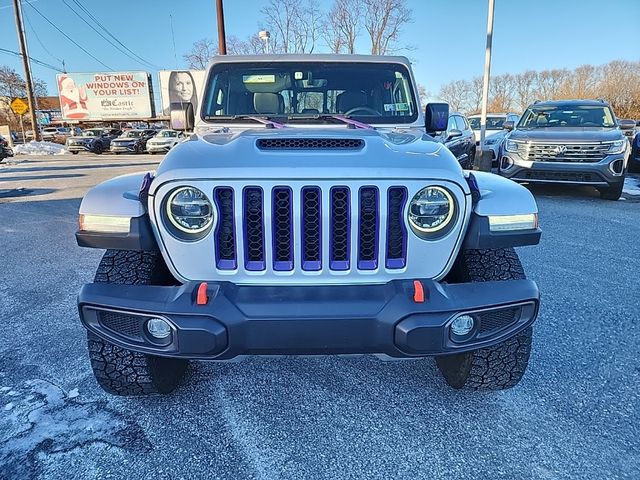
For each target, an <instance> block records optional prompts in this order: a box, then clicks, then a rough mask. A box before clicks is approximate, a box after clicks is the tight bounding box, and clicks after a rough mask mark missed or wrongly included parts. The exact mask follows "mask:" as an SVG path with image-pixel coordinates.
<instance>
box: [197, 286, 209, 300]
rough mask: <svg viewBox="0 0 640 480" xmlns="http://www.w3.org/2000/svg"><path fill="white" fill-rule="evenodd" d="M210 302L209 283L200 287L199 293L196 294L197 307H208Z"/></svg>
mask: <svg viewBox="0 0 640 480" xmlns="http://www.w3.org/2000/svg"><path fill="white" fill-rule="evenodd" d="M208 301H209V297H207V282H202V283H201V284H200V285H198V293H197V294H196V305H206V304H207V302H208Z"/></svg>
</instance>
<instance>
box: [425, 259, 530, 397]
mask: <svg viewBox="0 0 640 480" xmlns="http://www.w3.org/2000/svg"><path fill="white" fill-rule="evenodd" d="M523 278H525V274H524V269H523V268H522V264H521V263H520V259H519V258H518V254H517V253H516V252H515V251H514V250H513V248H503V249H497V250H464V251H461V252H460V254H459V256H458V260H457V261H456V264H455V266H454V268H453V270H452V272H451V273H450V276H449V278H448V280H450V281H452V282H488V281H493V280H519V279H523ZM532 334H533V328H532V327H528V328H526V329H525V330H523V331H521V332H520V333H518V334H517V335H515V336H513V337H511V338H509V339H508V340H505V341H504V342H502V343H499V344H497V345H494V346H493V347H488V348H482V349H479V350H474V351H472V352H468V353H459V354H455V355H443V356H438V357H436V363H437V365H438V368H439V369H440V372H441V373H442V375H443V377H444V379H445V380H446V382H447V383H448V384H449V385H450V386H452V387H453V388H456V389H459V388H466V389H471V390H503V389H507V388H511V387H513V386H515V385H516V384H517V383H518V382H519V381H520V380H521V379H522V376H523V375H524V373H525V371H526V369H527V365H528V363H529V355H530V353H531V337H532Z"/></svg>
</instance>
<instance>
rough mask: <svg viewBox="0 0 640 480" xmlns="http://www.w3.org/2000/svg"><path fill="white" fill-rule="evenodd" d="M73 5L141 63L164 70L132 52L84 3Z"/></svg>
mask: <svg viewBox="0 0 640 480" xmlns="http://www.w3.org/2000/svg"><path fill="white" fill-rule="evenodd" d="M72 1H73V3H75V4H76V5H77V6H78V7H79V8H80V9H81V10H82V11H83V12H84V13H86V14H87V16H88V17H89V18H90V19H91V20H93V22H94V23H95V24H96V25H97V26H98V27H100V29H101V30H102V31H103V32H105V33H106V34H107V35H109V36H110V37H111V38H112V39H113V40H115V41H116V42H117V43H118V44H119V45H120V46H122V48H124V49H125V50H126V51H128V52H129V53H131V54H132V55H133V56H134V57H136V58H137V59H138V60H139V61H141V62H143V63H146V64H148V65H150V66H151V67H153V68H156V69H158V70H162V68H161V67H159V66H157V65H154V64H153V63H150V62H148V61H147V60H145V59H144V58H142V57H141V56H140V55H138V54H137V53H135V52H134V51H133V50H131V49H130V48H129V47H127V46H126V45H125V44H124V43H122V42H121V41H120V40H119V39H118V38H117V37H116V36H115V35H113V34H112V33H111V32H110V31H109V30H108V29H107V28H106V27H105V26H104V25H102V23H101V22H100V20H98V19H97V18H96V17H94V16H93V14H92V13H91V12H90V11H89V10H87V8H86V7H85V6H84V5H82V3H80V2H79V1H78V0H72Z"/></svg>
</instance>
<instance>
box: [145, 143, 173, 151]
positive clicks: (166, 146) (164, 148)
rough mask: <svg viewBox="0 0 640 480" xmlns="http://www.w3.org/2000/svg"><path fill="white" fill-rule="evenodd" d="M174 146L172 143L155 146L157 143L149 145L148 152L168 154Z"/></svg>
mask: <svg viewBox="0 0 640 480" xmlns="http://www.w3.org/2000/svg"><path fill="white" fill-rule="evenodd" d="M172 146H173V144H171V143H161V144H155V143H147V151H148V152H165V153H166V152H168V151H169V150H171V147H172Z"/></svg>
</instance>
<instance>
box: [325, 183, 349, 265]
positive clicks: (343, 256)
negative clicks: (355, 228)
mask: <svg viewBox="0 0 640 480" xmlns="http://www.w3.org/2000/svg"><path fill="white" fill-rule="evenodd" d="M330 207H331V212H330V214H331V216H330V222H329V226H330V232H329V260H330V263H329V268H330V269H331V270H349V259H350V254H351V235H350V232H351V201H350V195H349V188H348V187H332V188H331V193H330Z"/></svg>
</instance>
